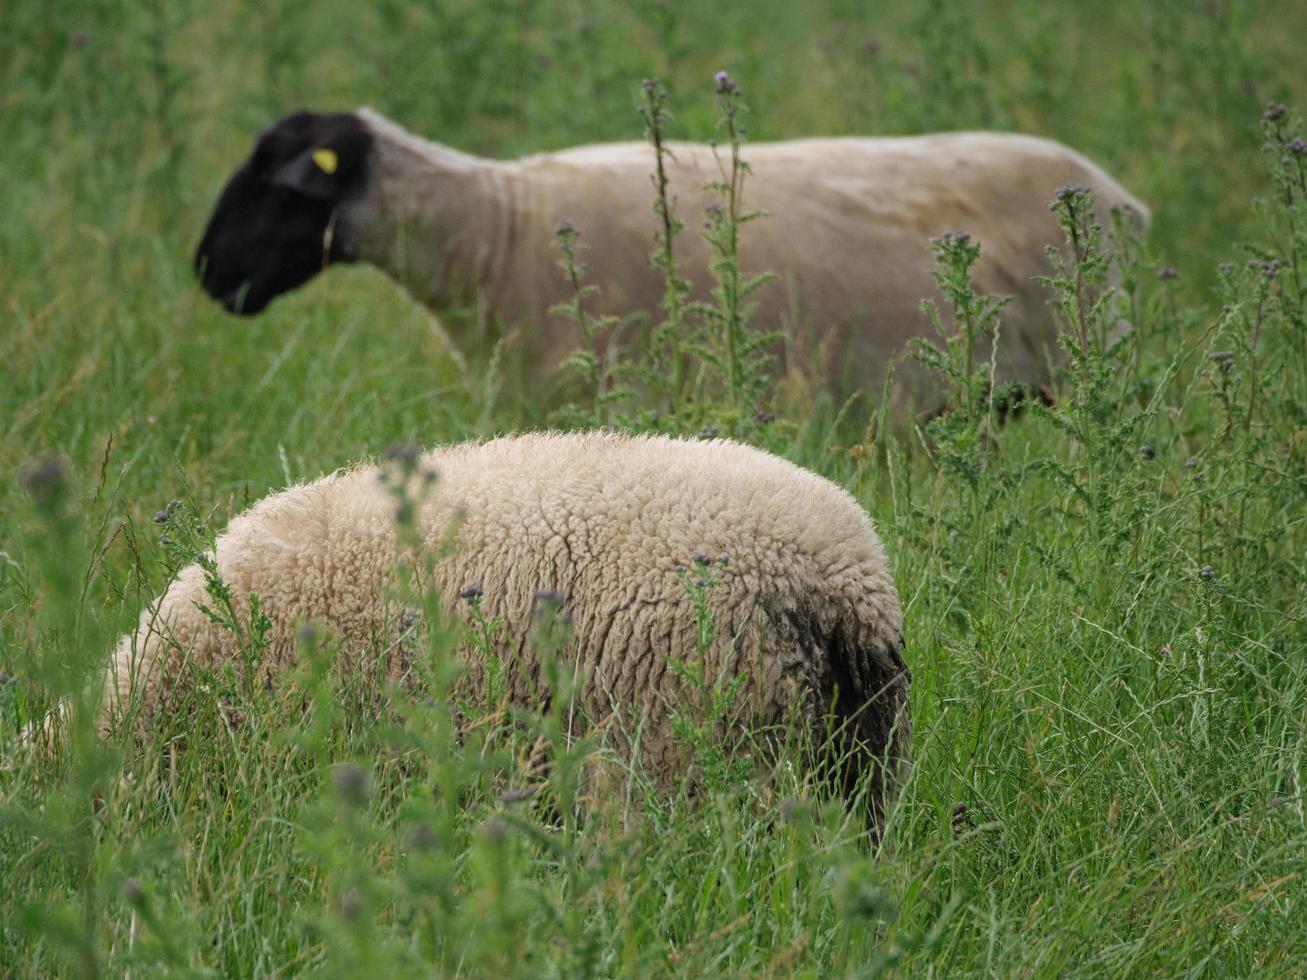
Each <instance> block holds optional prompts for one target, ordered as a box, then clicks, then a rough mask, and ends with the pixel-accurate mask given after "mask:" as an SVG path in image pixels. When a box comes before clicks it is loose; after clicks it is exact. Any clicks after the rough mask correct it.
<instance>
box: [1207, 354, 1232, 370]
mask: <svg viewBox="0 0 1307 980" xmlns="http://www.w3.org/2000/svg"><path fill="white" fill-rule="evenodd" d="M1207 356H1208V358H1209V359H1210V360H1211V361H1212V362H1213V363H1214V364H1215V365H1216V366H1217V368H1218V369H1219V370H1220V372H1221V373H1222V374H1228V373H1229V372H1230V371H1231V370H1232V369H1233V368H1234V351H1232V350H1217V351H1212V353H1210V354H1208V355H1207Z"/></svg>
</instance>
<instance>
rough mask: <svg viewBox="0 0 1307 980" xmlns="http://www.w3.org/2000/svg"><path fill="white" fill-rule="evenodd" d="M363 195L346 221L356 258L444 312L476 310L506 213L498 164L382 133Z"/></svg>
mask: <svg viewBox="0 0 1307 980" xmlns="http://www.w3.org/2000/svg"><path fill="white" fill-rule="evenodd" d="M372 162H373V172H372V174H371V176H370V177H369V180H368V189H367V191H366V192H365V193H364V195H363V197H362V198H360V199H359V200H358V201H357V202H355V203H354V204H352V205H351V206H350V207H349V208H348V209H347V210H346V211H345V212H344V214H343V215H342V217H343V218H344V220H345V221H346V223H347V225H348V230H349V232H350V234H351V236H352V237H353V238H354V239H355V243H356V245H357V252H358V257H359V258H360V259H362V260H363V261H366V262H370V263H372V264H373V265H376V266H378V267H379V268H381V269H382V270H383V271H385V272H386V273H387V274H389V275H390V276H391V277H392V278H393V279H394V280H395V281H396V282H398V283H400V284H402V285H403V286H404V287H405V288H406V289H407V290H408V291H409V292H410V293H411V294H412V295H413V297H414V298H415V299H417V300H419V301H420V302H422V303H425V304H426V305H427V306H429V307H431V308H432V309H434V310H436V311H437V312H439V313H455V312H458V311H461V310H470V309H471V308H473V307H474V306H475V302H476V297H477V294H478V292H479V291H480V290H481V289H482V288H483V287H484V285H485V283H486V281H487V279H489V278H490V277H491V276H492V275H494V273H495V272H496V270H495V268H494V263H495V261H496V256H497V255H498V254H500V249H499V248H497V245H496V243H497V241H498V240H499V239H500V238H501V237H502V236H503V222H504V220H505V216H506V215H505V208H504V206H503V203H502V198H503V188H502V175H501V174H500V173H499V171H500V169H501V167H500V165H499V164H497V163H495V162H493V161H490V160H482V159H479V158H477V157H472V156H468V155H467V154H463V153H459V152H458V151H456V150H451V149H449V148H448V147H444V146H441V145H439V144H437V143H431V142H428V141H426V140H419V139H417V138H416V137H413V136H411V135H410V134H408V133H403V137H402V138H398V139H396V138H387V136H385V135H380V134H379V135H378V138H377V142H376V146H375V150H374V155H373V161H372Z"/></svg>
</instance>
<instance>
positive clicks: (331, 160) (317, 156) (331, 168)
mask: <svg viewBox="0 0 1307 980" xmlns="http://www.w3.org/2000/svg"><path fill="white" fill-rule="evenodd" d="M313 162H314V163H316V164H317V165H318V169H319V170H321V171H322V172H323V173H324V174H334V173H335V172H336V162H337V161H336V151H335V150H328V149H327V148H326V147H325V146H324V147H322V148H321V149H317V150H314V151H313Z"/></svg>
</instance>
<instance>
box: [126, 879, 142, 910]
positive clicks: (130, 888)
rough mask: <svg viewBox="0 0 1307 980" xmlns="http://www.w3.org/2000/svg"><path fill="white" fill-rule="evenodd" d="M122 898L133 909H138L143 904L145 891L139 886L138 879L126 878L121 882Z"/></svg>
mask: <svg viewBox="0 0 1307 980" xmlns="http://www.w3.org/2000/svg"><path fill="white" fill-rule="evenodd" d="M123 898H125V899H126V900H127V904H128V905H130V906H132V907H133V908H138V909H139V908H140V907H141V906H142V905H144V904H145V889H144V888H143V887H142V886H141V880H140V879H139V878H128V879H127V880H126V881H124V882H123Z"/></svg>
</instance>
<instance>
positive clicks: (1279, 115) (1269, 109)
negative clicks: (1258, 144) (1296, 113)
mask: <svg viewBox="0 0 1307 980" xmlns="http://www.w3.org/2000/svg"><path fill="white" fill-rule="evenodd" d="M1287 111H1288V110H1286V109H1285V107H1284V103H1283V102H1268V103H1266V111H1265V112H1263V113H1262V119H1264V120H1265V121H1266V122H1279V121H1280V120H1281V119H1283V118H1284V114H1285V112H1287Z"/></svg>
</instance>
